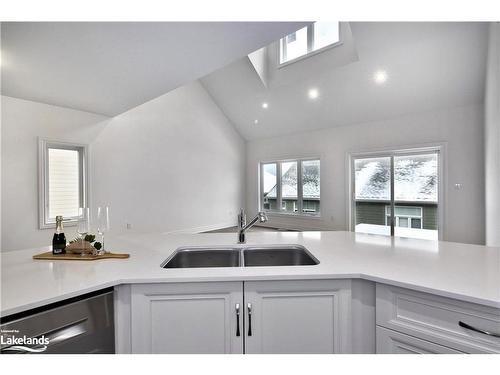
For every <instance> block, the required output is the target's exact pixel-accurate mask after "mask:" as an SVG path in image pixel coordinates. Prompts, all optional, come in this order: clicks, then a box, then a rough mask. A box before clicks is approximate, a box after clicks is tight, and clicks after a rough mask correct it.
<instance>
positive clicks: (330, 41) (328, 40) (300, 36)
mask: <svg viewBox="0 0 500 375" xmlns="http://www.w3.org/2000/svg"><path fill="white" fill-rule="evenodd" d="M339 42H340V32H339V23H338V22H319V21H318V22H315V23H313V24H312V25H310V26H307V27H304V28H302V29H300V30H297V31H296V32H294V33H291V34H289V35H287V36H285V37H284V38H281V39H280V43H279V46H280V53H279V56H280V64H285V63H287V62H290V61H292V60H295V59H298V58H299V57H302V56H306V55H309V54H311V53H313V52H316V51H319V50H322V49H323V48H326V47H329V46H333V45H335V44H337V43H339Z"/></svg>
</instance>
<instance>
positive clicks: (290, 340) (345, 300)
mask: <svg viewBox="0 0 500 375" xmlns="http://www.w3.org/2000/svg"><path fill="white" fill-rule="evenodd" d="M244 290H245V344H246V345H245V352H246V353H349V352H350V351H351V340H350V339H351V319H350V298H351V294H350V282H349V281H348V280H307V281H303V280H300V281H256V282H245V285H244Z"/></svg>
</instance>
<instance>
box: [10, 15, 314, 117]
mask: <svg viewBox="0 0 500 375" xmlns="http://www.w3.org/2000/svg"><path fill="white" fill-rule="evenodd" d="M306 24H307V23H305V22H147V23H140V22H76V23H75V22H73V23H70V22H67V23H65V22H62V23H59V22H3V23H2V25H1V51H2V64H1V65H2V66H1V73H2V75H1V77H2V85H1V90H2V91H1V93H2V94H3V95H7V96H13V97H17V98H21V99H28V100H34V101H38V102H42V103H47V104H54V105H59V106H64V107H69V108H74V109H79V110H84V111H89V112H95V113H100V114H104V115H108V116H114V115H117V114H119V113H122V112H124V111H126V110H128V109H131V108H133V107H135V106H138V105H140V104H142V103H144V102H146V101H149V100H151V99H153V98H155V97H158V96H160V95H162V94H164V93H166V92H168V91H170V90H173V89H175V88H177V87H179V86H182V85H184V84H187V83H189V82H191V81H193V80H196V79H198V78H200V77H202V76H204V75H206V74H208V73H210V72H212V71H214V70H216V69H218V68H220V67H223V66H224V65H227V64H229V63H231V62H233V61H234V60H236V59H239V58H241V57H243V56H245V55H247V54H248V53H250V52H252V51H254V50H256V49H259V48H261V47H263V46H265V45H267V44H269V43H271V42H272V41H274V40H276V39H279V38H280V37H282V36H284V35H286V34H288V33H290V32H293V31H295V30H297V29H298V28H300V27H302V26H304V25H306Z"/></svg>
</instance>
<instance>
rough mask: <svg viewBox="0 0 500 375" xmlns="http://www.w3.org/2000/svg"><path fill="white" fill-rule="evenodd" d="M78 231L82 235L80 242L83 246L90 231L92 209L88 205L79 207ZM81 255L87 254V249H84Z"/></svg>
mask: <svg viewBox="0 0 500 375" xmlns="http://www.w3.org/2000/svg"><path fill="white" fill-rule="evenodd" d="M76 231H77V233H78V236H79V237H80V242H81V244H82V246H83V245H84V242H83V241H84V240H85V236H86V235H87V234H88V233H89V232H90V210H89V208H88V207H80V208H79V209H78V221H77V227H76ZM81 255H82V256H83V255H85V251H84V250H82V252H81Z"/></svg>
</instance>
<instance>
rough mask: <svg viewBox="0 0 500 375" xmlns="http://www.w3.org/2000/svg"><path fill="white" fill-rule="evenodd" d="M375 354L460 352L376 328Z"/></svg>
mask: <svg viewBox="0 0 500 375" xmlns="http://www.w3.org/2000/svg"><path fill="white" fill-rule="evenodd" d="M377 354H461V352H459V351H458V350H455V349H451V348H447V347H446V346H442V345H438V344H434V343H432V342H429V341H425V340H421V339H418V338H416V337H412V336H408V335H405V334H404V333H400V332H396V331H393V330H390V329H387V328H382V327H377Z"/></svg>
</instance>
